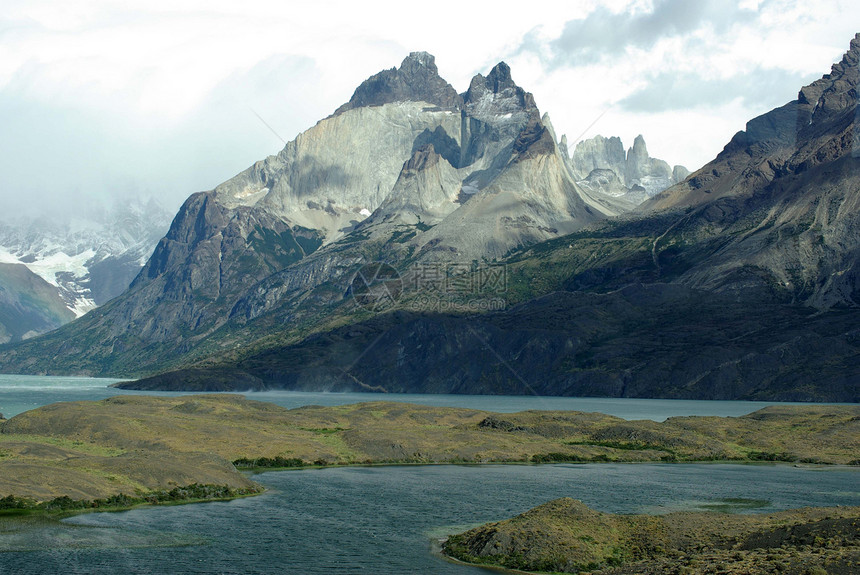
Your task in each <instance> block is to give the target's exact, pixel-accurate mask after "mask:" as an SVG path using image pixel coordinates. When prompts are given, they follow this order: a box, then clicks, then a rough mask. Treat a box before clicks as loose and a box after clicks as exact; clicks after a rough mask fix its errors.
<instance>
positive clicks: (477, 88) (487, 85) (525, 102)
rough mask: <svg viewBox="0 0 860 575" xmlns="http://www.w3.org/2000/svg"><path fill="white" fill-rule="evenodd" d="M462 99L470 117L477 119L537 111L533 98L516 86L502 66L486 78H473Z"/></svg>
mask: <svg viewBox="0 0 860 575" xmlns="http://www.w3.org/2000/svg"><path fill="white" fill-rule="evenodd" d="M462 98H463V101H464V102H465V104H466V109H467V110H468V112H469V114H470V115H472V116H474V117H477V118H479V119H484V118H485V117H487V116H505V115H507V114H511V115H513V114H516V113H518V112H530V111H532V110H537V106H536V105H535V100H534V96H532V95H531V94H530V93H529V92H526V91H525V90H523V89H522V88H520V87H519V86H517V83H516V82H514V79H513V77H512V76H511V67H510V66H508V65H507V64H506V63H505V62H499V63H498V64H496V65H495V66H494V67H493V69H492V70H490V73H489V74H488V75H487V76H486V77H484V76H482V75H481V74H477V75H476V76H475V77H474V78H472V82H471V83H470V84H469V90H468V91H467V92H466V93H465V94H463V95H462ZM508 117H510V116H508Z"/></svg>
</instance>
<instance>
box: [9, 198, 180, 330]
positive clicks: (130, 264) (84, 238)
mask: <svg viewBox="0 0 860 575" xmlns="http://www.w3.org/2000/svg"><path fill="white" fill-rule="evenodd" d="M47 211H48V212H49V213H50V210H47ZM169 223H170V215H169V214H168V213H167V212H166V211H165V210H164V209H163V208H162V207H161V206H160V205H159V204H158V203H156V202H155V201H153V200H149V201H141V200H136V199H131V200H129V201H126V202H123V203H121V204H120V203H117V204H115V205H114V206H113V207H109V208H104V207H101V206H80V207H79V209H78V210H77V211H76V212H66V213H53V214H51V215H45V216H42V217H39V218H32V217H25V216H19V217H17V218H12V219H10V220H8V221H4V222H2V223H0V262H2V263H4V264H7V265H8V267H6V270H7V271H10V270H13V269H19V272H17V273H16V274H15V277H19V278H21V277H23V276H22V275H21V274H23V272H21V271H20V268H16V266H22V267H23V268H25V269H27V270H28V271H29V272H30V273H31V274H33V275H35V276H36V277H38V278H40V280H41V282H38V283H39V285H40V287H39V288H38V289H35V288H33V289H32V290H31V289H30V288H27V290H26V291H29V292H30V293H26V291H24V292H22V291H16V288H15V287H14V286H13V285H12V284H9V285H7V286H6V289H7V290H8V292H7V293H8V294H9V297H13V298H15V299H16V300H21V301H24V300H28V299H29V296H34V297H35V296H36V295H37V294H43V296H44V297H48V299H49V300H50V302H51V303H50V305H49V306H48V307H50V308H51V309H55V308H56V309H57V310H58V311H57V312H56V313H54V314H53V315H52V316H51V317H52V319H51V321H48V322H47V323H45V322H41V321H36V322H35V323H32V324H28V323H27V322H26V321H25V320H23V319H20V318H19V321H21V322H23V323H21V324H20V327H21V329H23V326H25V325H28V326H29V328H28V329H23V331H21V329H19V330H17V331H19V332H21V335H23V334H27V335H28V337H32V336H34V335H37V334H40V333H45V332H46V331H50V330H51V329H54V328H56V327H59V326H60V325H63V324H65V323H67V322H69V321H71V320H72V319H74V318H75V317H80V316H82V315H84V314H85V313H87V312H88V311H90V310H92V309H94V308H96V307H97V306H99V305H102V304H104V303H106V302H107V301H109V300H111V299H113V298H114V297H116V296H118V295H120V294H121V293H123V292H124V291H125V290H126V289H127V288H128V286H129V284H130V283H131V281H132V280H133V279H134V278H135V276H137V274H138V273H139V272H140V270H141V268H142V267H143V265H144V264H145V263H146V261H147V259H149V256H150V255H152V250H153V249H154V248H155V245H156V244H157V243H158V240H159V239H160V238H161V237H162V236H163V234H164V232H165V230H166V229H167V227H168V225H169ZM8 277H9V278H11V277H12V276H11V275H10V276H8ZM42 284H44V285H42ZM27 285H30V284H27ZM32 285H35V284H32ZM22 289H23V288H22ZM39 299H40V301H42V300H43V297H42V296H40V297H39ZM57 302H59V303H60V304H61V305H60V306H59V308H57ZM43 303H44V302H43ZM62 308H65V309H64V310H63V309H62ZM15 339H18V338H14V337H13V338H12V340H15Z"/></svg>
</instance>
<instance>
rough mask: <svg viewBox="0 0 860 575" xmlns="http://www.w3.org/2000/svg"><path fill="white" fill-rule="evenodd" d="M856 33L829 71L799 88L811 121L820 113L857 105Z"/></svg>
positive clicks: (859, 46) (859, 45)
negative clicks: (843, 53)
mask: <svg viewBox="0 0 860 575" xmlns="http://www.w3.org/2000/svg"><path fill="white" fill-rule="evenodd" d="M858 64H860V33H858V34H857V35H856V36H854V39H853V40H851V45H850V47H849V49H848V51H847V52H846V53H845V55H844V56H843V57H842V60H841V61H840V62H837V63H836V64H833V67H832V68H831V70H830V73H829V74H826V75H825V76H823V77H822V78H821V79H820V80H816V81H815V82H813V83H812V84H810V85H809V86H805V87H804V88H801V90H800V93H799V94H798V97H797V98H798V101H799V103H800V105H801V106H802V107H803V108H806V109H805V110H803V111H805V112H806V113H807V114H808V120H807V123H809V124H811V123H813V121H814V120H816V119H818V118H820V117H821V116H829V115H832V114H834V113H839V112H841V111H843V110H846V109H849V108H854V107H856V106H857V99H858V95H857V83H858V80H860V65H858Z"/></svg>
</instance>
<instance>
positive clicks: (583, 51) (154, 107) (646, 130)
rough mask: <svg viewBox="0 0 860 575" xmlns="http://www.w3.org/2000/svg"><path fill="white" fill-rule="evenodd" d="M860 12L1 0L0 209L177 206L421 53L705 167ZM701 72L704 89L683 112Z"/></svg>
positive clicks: (456, 75) (569, 123) (672, 5)
mask: <svg viewBox="0 0 860 575" xmlns="http://www.w3.org/2000/svg"><path fill="white" fill-rule="evenodd" d="M726 5H729V8H726V7H725V6H726ZM858 16H860V14H858V8H856V7H855V6H854V3H852V2H845V1H843V0H832V1H830V2H824V3H817V4H816V7H815V9H814V10H809V9H808V7H807V6H806V5H804V4H800V3H799V2H788V1H784V0H764V1H761V2H741V3H738V4H737V5H735V6H732V5H730V4H729V3H724V2H720V3H718V4H715V3H713V2H695V3H694V2H686V0H684V1H683V2H681V0H662V1H660V0H655V1H653V2H650V1H646V0H637V1H630V0H613V1H612V2H598V1H592V0H587V1H576V2H555V1H541V0H538V1H534V2H531V3H529V4H528V5H527V6H525V7H521V8H519V9H516V10H513V9H507V8H506V7H505V6H504V5H496V6H494V7H493V8H492V9H488V8H487V6H486V4H484V3H476V2H471V3H469V2H461V1H458V2H450V1H439V2H435V3H432V4H430V5H421V6H420V7H417V8H413V7H412V5H409V4H404V3H402V2H364V3H357V2H343V1H319V2H314V3H301V6H297V5H296V3H284V2H264V1H258V0H249V1H245V2H240V3H237V2H227V1H222V0H217V1H212V0H205V1H202V0H201V1H198V0H156V1H153V2H147V3H145V4H144V3H134V4H130V3H127V2H118V1H111V0H79V1H76V2H63V1H61V0H56V1H45V0H42V1H40V0H23V1H22V0H6V2H4V11H3V14H2V16H0V124H2V125H3V130H2V131H0V174H3V176H2V180H0V208H2V207H4V206H5V207H6V208H7V209H8V208H9V206H13V207H15V208H16V209H19V208H20V206H22V205H25V204H26V203H30V204H32V203H33V201H32V200H33V199H34V198H50V201H51V202H55V203H56V202H69V203H74V202H76V201H80V198H81V197H84V196H86V197H88V198H90V199H91V201H98V200H99V198H104V197H105V196H106V195H110V194H114V193H118V191H119V190H118V188H122V189H135V190H140V193H152V194H155V195H157V196H160V198H161V199H162V200H166V201H167V202H168V203H169V204H170V206H171V207H175V206H176V205H178V203H179V202H180V201H181V200H182V199H184V198H185V197H186V196H187V195H188V194H190V193H192V192H195V191H198V190H201V189H208V188H211V187H213V186H214V185H216V184H217V183H219V182H220V181H222V180H224V179H226V178H228V177H230V176H231V175H233V174H234V173H236V172H238V171H241V170H242V169H244V168H245V167H247V165H249V164H250V163H252V162H253V161H255V160H257V159H260V158H262V157H264V156H266V155H268V154H271V153H275V152H277V150H278V149H279V148H280V147H281V146H282V144H281V142H280V141H279V140H278V139H277V138H275V137H274V136H273V135H272V134H271V133H270V132H269V131H268V129H267V128H266V127H265V126H263V125H262V124H261V123H260V122H259V120H258V119H257V118H255V117H254V115H253V112H251V109H253V110H255V111H256V112H258V113H259V114H260V115H261V116H262V117H263V118H265V119H266V122H267V123H269V124H270V125H271V126H272V127H273V128H274V129H275V130H276V131H277V132H278V133H279V134H280V135H281V136H282V137H283V138H284V139H287V140H289V139H291V138H293V137H294V136H295V135H296V134H297V133H298V132H299V131H301V130H303V129H306V128H308V127H310V126H311V125H313V124H314V123H315V122H316V121H317V120H319V119H320V118H322V117H324V116H326V115H328V114H329V113H331V112H332V111H333V110H334V109H335V108H336V107H337V106H339V105H340V104H342V103H343V102H345V101H346V100H348V99H349V97H350V96H351V94H352V91H353V90H354V89H355V87H356V86H357V85H358V84H359V83H360V82H361V81H362V80H364V79H365V78H367V77H368V76H370V75H372V74H374V73H376V72H377V71H379V70H381V69H383V68H390V67H392V66H396V65H399V63H400V61H401V60H402V59H403V57H404V56H405V55H406V54H407V53H408V52H409V51H412V50H427V51H429V52H431V53H433V54H435V56H436V62H437V65H438V66H439V69H440V73H441V74H442V76H443V77H445V78H446V79H447V80H448V81H449V82H451V83H452V84H453V85H454V86H455V87H456V88H457V89H458V90H460V91H464V90H465V89H466V88H467V87H468V83H469V80H470V78H471V77H472V76H473V75H474V74H475V73H477V72H484V73H486V72H487V71H488V70H489V69H490V68H491V67H492V65H493V64H495V63H496V62H497V61H499V60H502V59H504V60H506V61H507V62H508V63H509V64H510V65H511V67H512V70H513V75H514V78H515V80H517V82H518V83H519V84H520V85H522V86H523V87H524V88H526V89H527V90H529V91H531V92H533V93H534V94H535V97H536V100H537V102H538V105H539V106H540V107H541V109H542V110H543V111H549V112H550V113H551V115H552V117H553V123H554V125H555V127H556V130H557V131H558V132H559V133H563V132H567V133H568V135H569V136H570V137H571V138H574V137H576V136H577V135H578V134H579V133H580V132H582V131H583V130H584V129H585V128H586V127H587V126H588V125H589V124H590V123H591V122H592V121H593V120H594V119H595V118H597V117H598V116H599V115H600V114H601V113H603V112H605V111H606V110H607V109H609V112H607V113H606V114H605V115H604V116H603V117H602V118H601V120H600V121H599V122H598V123H597V124H596V125H595V126H594V128H593V129H592V130H591V132H590V133H589V134H586V136H589V135H593V134H595V133H598V132H599V133H603V134H605V135H619V136H621V137H622V138H623V139H624V141H625V143H627V144H628V145H629V144H630V143H632V140H633V137H635V135H636V134H638V133H643V134H644V135H645V137H646V140H647V141H648V144H649V149H650V150H651V152H652V153H653V154H654V155H658V156H660V157H663V158H665V159H666V160H668V161H670V162H674V163H685V164H687V165H688V167H691V168H695V167H698V165H700V164H702V163H704V162H705V161H707V160H709V159H710V158H712V157H713V156H714V155H715V154H716V153H717V152H718V151H719V150H720V149H721V148H722V146H723V145H724V144H725V143H726V142H727V141H728V139H729V138H730V137H731V135H732V134H733V133H734V132H735V131H737V130H739V129H741V128H743V125H744V122H745V121H746V120H748V119H750V118H751V117H752V116H754V115H757V114H759V113H762V112H764V111H766V110H767V109H769V107H773V105H776V104H779V103H782V102H783V101H787V100H788V99H790V98H791V97H793V96H794V95H795V94H796V91H797V89H798V88H799V87H800V84H798V85H793V78H794V77H795V76H796V78H798V82H799V81H800V80H799V79H800V78H805V77H808V76H809V74H811V73H815V74H816V75H820V74H824V73H826V72H827V71H828V70H829V66H830V64H831V63H832V61H834V60H835V59H836V58H838V56H839V55H840V54H841V52H842V51H844V49H845V48H846V47H847V44H848V40H849V39H850V38H851V37H852V36H853V33H854V32H855V30H851V26H853V25H855V24H853V23H856V22H858V21H860V18H858ZM589 26H591V28H589ZM607 27H609V28H607ZM607 39H608V40H609V43H607ZM671 74H677V75H678V76H679V78H680V80H678V81H674V82H673V81H672V80H673V79H672V77H671ZM756 74H762V77H763V78H765V79H768V78H769V79H771V80H773V81H774V82H776V80H775V79H779V82H777V83H778V84H779V86H776V87H775V88H773V89H771V90H769V91H768V92H767V94H766V95H767V96H768V97H766V98H764V97H761V96H760V95H756V94H753V95H752V96H750V95H749V94H748V93H749V92H750V91H751V86H753V85H755V84H754V82H755V81H756ZM696 79H703V80H706V81H707V82H709V83H708V84H707V86H709V93H708V94H703V99H702V100H701V101H699V102H696V105H688V104H689V103H690V102H691V100H694V99H695V81H696ZM663 86H671V87H674V90H675V92H676V93H674V94H672V95H671V97H669V96H667V98H661V97H660V94H659V92H658V91H659V90H660V89H661V87H663ZM733 90H737V95H736V96H735V92H733ZM637 94H638V96H637ZM705 96H707V98H706V97H705ZM717 96H719V97H717ZM637 97H638V100H637ZM780 98H782V99H781V100H780ZM635 102H638V107H637V105H633V104H632V103H635ZM649 103H650V108H649ZM22 199H23V200H24V201H23V202H22Z"/></svg>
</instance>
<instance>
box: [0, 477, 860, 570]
mask: <svg viewBox="0 0 860 575" xmlns="http://www.w3.org/2000/svg"><path fill="white" fill-rule="evenodd" d="M257 479H258V480H259V481H260V482H261V483H263V484H264V485H265V486H266V487H268V488H269V492H267V493H265V494H264V495H261V496H258V497H250V498H247V499H240V500H236V501H230V502H226V503H205V504H197V505H186V506H178V507H162V508H144V509H136V510H132V511H127V512H122V513H92V514H87V515H79V516H77V517H73V518H71V519H68V520H65V521H63V522H62V523H54V524H47V525H44V524H39V525H27V524H22V523H20V522H19V523H18V524H17V526H16V525H15V524H7V525H6V526H5V527H4V526H3V524H2V523H0V573H3V574H6V573H10V574H11V573H15V574H16V575H21V574H43V573H64V574H69V573H81V574H84V573H86V574H102V573H105V574H107V573H120V572H122V573H164V572H173V573H223V574H234V573H235V574H249V573H291V574H297V575H300V574H330V573H372V574H374V575H384V574H392V575H393V574H403V573H422V574H424V573H439V574H446V573H447V574H452V575H456V574H462V575H466V574H471V573H486V571H485V570H482V569H479V568H473V567H467V566H463V565H456V564H452V563H448V562H446V561H445V560H444V559H442V558H441V557H439V556H438V555H436V554H434V553H433V552H432V544H433V542H434V541H436V540H437V539H438V538H439V537H442V536H444V535H446V534H449V533H453V532H458V531H462V530H463V529H465V528H467V527H470V526H474V525H476V524H479V523H483V522H486V521H492V520H499V519H504V518H507V517H510V516H512V515H515V514H518V513H521V512H523V511H525V510H527V509H529V508H531V507H534V506H535V505H539V504H541V503H544V502H546V501H549V500H551V499H555V498H557V497H565V496H567V497H574V498H577V499H581V500H582V501H584V502H585V503H586V504H588V505H590V506H592V507H594V508H596V509H600V510H602V511H611V512H619V513H636V512H665V511H670V510H676V509H702V508H707V507H708V506H712V505H716V506H722V505H726V504H728V505H729V506H731V505H733V504H736V503H738V502H737V501H736V500H737V499H745V500H747V501H746V502H741V505H742V506H743V507H752V508H753V510H754V511H776V510H781V509H789V508H793V507H801V506H805V505H837V504H839V505H858V504H860V493H858V485H860V470H857V469H851V468H839V469H804V468H797V467H792V466H787V465H723V464H701V465H700V464H687V465H670V464H662V465H652V464H637V465H630V464H628V465H623V464H588V465H541V466H526V465H507V466H505V465H486V466H455V465H445V466H442V465H437V466H415V467H372V468H361V467H356V468H333V469H321V470H304V471H278V472H270V473H264V474H262V475H259V476H257ZM727 500H735V501H734V503H733V502H727Z"/></svg>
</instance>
